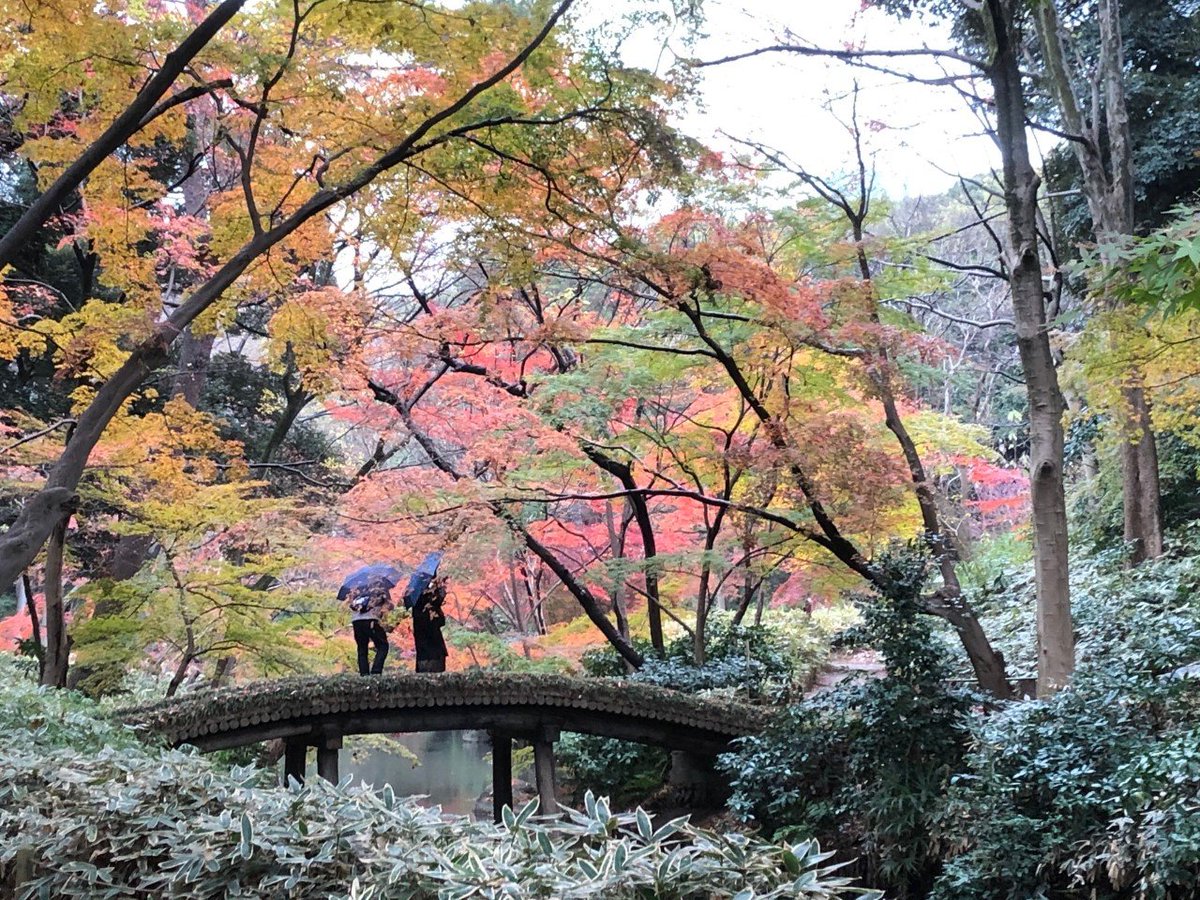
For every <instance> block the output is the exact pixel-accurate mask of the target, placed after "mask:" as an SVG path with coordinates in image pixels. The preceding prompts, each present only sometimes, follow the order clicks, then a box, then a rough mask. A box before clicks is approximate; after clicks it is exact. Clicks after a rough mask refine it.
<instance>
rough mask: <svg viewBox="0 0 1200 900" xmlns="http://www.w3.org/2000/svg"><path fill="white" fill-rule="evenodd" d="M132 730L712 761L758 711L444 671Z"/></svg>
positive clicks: (565, 682)
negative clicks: (641, 751) (371, 737)
mask: <svg viewBox="0 0 1200 900" xmlns="http://www.w3.org/2000/svg"><path fill="white" fill-rule="evenodd" d="M120 716H121V718H122V719H124V721H125V722H127V723H128V724H130V725H133V726H136V727H138V728H140V729H142V730H143V731H145V732H148V733H150V734H154V735H158V736H160V737H161V738H163V739H164V740H165V741H166V742H167V743H168V744H171V745H179V744H194V745H195V746H197V747H199V748H200V749H201V750H219V749H224V748H228V747H238V746H243V745H246V744H250V743H255V742H258V741H263V740H268V739H271V738H287V737H292V736H295V735H300V734H307V733H313V734H318V733H337V734H339V735H347V734H369V733H380V732H386V733H391V732H402V731H437V730H443V729H465V728H476V729H489V730H496V729H499V730H502V731H511V732H513V733H517V734H519V733H523V732H527V731H531V730H534V729H537V728H546V727H550V728H556V729H558V730H561V731H579V732H585V733H588V734H599V735H605V736H608V737H618V738H625V739H628V740H635V741H641V742H643V743H649V744H657V745H660V746H663V747H667V748H670V749H674V750H688V751H694V752H698V753H713V752H719V751H721V750H723V749H724V748H725V747H726V746H727V745H728V743H729V741H730V740H732V739H733V738H736V737H741V736H743V735H748V734H754V733H756V732H758V731H760V730H761V729H762V727H763V725H764V724H765V722H766V714H765V713H763V712H760V711H758V710H756V709H755V708H754V707H747V706H744V705H740V704H732V703H726V702H719V701H713V700H706V699H703V698H699V697H695V696H692V695H689V694H681V693H678V692H676V691H671V690H667V689H665V688H657V687H652V686H649V685H641V684H633V683H630V682H626V681H622V680H618V679H599V678H570V677H565V676H555V675H503V674H491V673H474V672H452V673H447V674H442V675H412V674H394V675H379V676H372V677H369V678H362V677H359V676H357V675H326V676H305V677H295V678H281V679H275V680H269V681H257V682H251V683H249V684H244V685H237V686H235V687H229V688H223V689H220V690H215V691H199V692H196V693H194V694H186V695H184V696H182V697H178V698H176V699H173V700H163V701H159V702H157V703H152V704H149V705H146V706H140V707H135V708H131V709H125V710H122V711H121V712H120Z"/></svg>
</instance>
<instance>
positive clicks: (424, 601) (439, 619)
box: [412, 578, 446, 672]
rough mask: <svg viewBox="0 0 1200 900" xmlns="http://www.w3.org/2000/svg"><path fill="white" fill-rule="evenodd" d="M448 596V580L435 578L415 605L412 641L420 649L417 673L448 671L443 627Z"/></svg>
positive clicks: (417, 649) (418, 650)
mask: <svg viewBox="0 0 1200 900" xmlns="http://www.w3.org/2000/svg"><path fill="white" fill-rule="evenodd" d="M445 599H446V580H445V579H444V578H435V579H434V580H433V581H431V582H430V583H429V587H427V588H426V589H425V590H424V591H423V592H422V593H421V596H420V597H418V598H417V602H416V603H415V604H413V610H412V617H413V620H412V629H413V644H414V645H415V647H416V651H417V671H418V672H445V671H446V641H445V639H444V638H443V637H442V626H443V625H445V624H446V614H445V613H444V612H443V611H442V603H443V602H444V601H445Z"/></svg>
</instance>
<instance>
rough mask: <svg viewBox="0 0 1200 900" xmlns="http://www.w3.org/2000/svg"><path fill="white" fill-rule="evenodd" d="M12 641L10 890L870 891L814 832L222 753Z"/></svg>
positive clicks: (0, 760) (1, 822)
mask: <svg viewBox="0 0 1200 900" xmlns="http://www.w3.org/2000/svg"><path fill="white" fill-rule="evenodd" d="M29 675H30V672H29V669H28V667H27V666H23V665H21V664H20V663H19V662H18V661H16V660H15V659H14V658H13V657H11V656H9V655H7V654H0V729H2V730H3V732H4V733H5V734H6V738H7V739H6V741H5V743H4V745H3V747H2V748H0V895H3V896H19V897H22V898H41V897H46V898H55V900H58V898H64V900H65V898H88V900H101V898H106V897H129V896H169V897H189V898H191V897H212V898H217V897H222V898H223V897H306V898H307V897H355V898H374V897H396V898H424V897H428V898H444V900H452V898H466V897H522V898H524V897H547V898H550V897H553V898H572V897H614V898H622V897H628V898H640V897H676V898H685V897H686V898H708V897H735V896H736V897H738V898H740V900H749V898H752V897H764V898H765V897H778V898H783V897H808V898H822V897H865V896H869V895H867V894H865V893H864V892H863V891H861V890H859V889H855V888H852V887H850V886H848V884H847V882H846V881H845V880H844V879H842V878H840V877H839V876H838V875H837V874H836V873H835V871H834V869H833V868H831V863H830V862H829V861H828V854H825V853H822V852H821V850H820V848H819V846H818V845H817V844H816V843H814V842H800V843H794V844H786V843H778V844H772V843H769V842H765V841H763V840H760V839H756V838H754V837H750V836H746V835H742V834H718V833H714V832H707V831H702V830H699V829H696V828H693V827H692V826H690V825H689V824H688V823H687V822H686V820H682V819H677V820H674V821H671V822H667V823H661V824H654V823H652V822H651V820H650V818H649V817H648V816H647V815H646V814H645V813H642V812H640V811H637V812H633V813H621V814H618V813H613V812H612V811H611V810H610V808H609V805H608V803H607V801H605V800H602V799H595V798H594V797H593V796H591V795H590V794H589V795H588V797H587V798H586V803H585V809H584V810H583V811H582V812H571V813H569V819H568V820H566V821H539V820H537V819H536V818H535V817H534V816H533V813H534V808H533V806H527V807H525V808H524V809H522V810H520V811H519V812H517V813H513V814H511V815H508V816H506V821H505V822H504V823H503V824H502V825H500V826H492V825H483V824H474V823H471V822H469V821H468V820H466V819H464V818H458V817H443V816H441V815H439V814H438V813H437V812H436V811H430V810H427V809H424V808H422V807H420V806H418V805H417V804H416V803H415V802H414V801H411V800H406V799H398V798H396V797H394V796H392V794H391V792H390V790H385V791H384V792H383V793H382V794H376V793H374V792H372V791H370V790H366V789H361V788H354V787H352V786H350V785H349V783H344V784H342V785H341V786H334V785H329V784H326V783H325V782H324V781H322V780H321V779H319V778H318V779H313V780H312V782H311V783H310V784H307V785H305V786H303V787H299V786H296V785H294V784H293V786H292V787H291V788H290V789H283V788H277V787H272V786H269V782H270V780H271V778H272V774H271V773H264V772H263V771H262V770H257V769H254V768H252V767H247V768H238V767H232V768H227V767H224V766H222V765H221V764H220V763H219V762H214V761H213V760H211V759H207V758H204V757H201V756H198V755H195V754H192V753H187V752H181V751H177V750H163V749H159V748H155V747H151V746H147V745H145V744H143V743H141V742H140V741H139V740H138V739H137V737H136V736H135V735H134V734H133V733H132V732H131V731H129V730H127V729H125V728H122V727H119V726H117V725H116V724H114V723H113V722H112V721H111V720H109V719H108V718H106V717H105V715H104V714H103V711H102V710H101V709H100V708H99V707H97V706H96V705H95V704H93V703H91V702H90V701H87V700H85V699H83V698H81V697H79V696H77V695H74V694H71V693H68V692H54V691H47V690H45V689H39V688H37V687H35V686H34V683H33V681H32V680H31V679H30V677H29Z"/></svg>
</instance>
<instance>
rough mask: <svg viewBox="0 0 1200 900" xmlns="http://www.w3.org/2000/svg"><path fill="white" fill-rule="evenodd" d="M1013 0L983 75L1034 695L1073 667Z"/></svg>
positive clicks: (1058, 452) (1000, 0) (1058, 401)
mask: <svg viewBox="0 0 1200 900" xmlns="http://www.w3.org/2000/svg"><path fill="white" fill-rule="evenodd" d="M1013 2H1014V0H986V5H985V7H984V9H983V11H982V12H983V15H984V22H985V26H987V29H988V31H989V32H990V37H991V38H992V41H993V58H992V62H991V65H990V66H989V68H988V72H987V74H988V77H989V78H990V80H991V83H992V88H993V90H994V91H995V102H996V133H997V141H998V143H999V146H1000V153H1001V158H1002V160H1003V169H1004V200H1005V206H1006V208H1007V212H1008V244H1009V246H1008V248H1007V252H1008V254H1009V261H1008V262H1009V272H1010V273H1011V274H1010V284H1011V287H1012V298H1013V316H1014V319H1015V321H1016V331H1017V346H1018V349H1019V351H1020V356H1021V368H1022V370H1023V372H1024V375H1025V389H1026V393H1027V396H1028V400H1029V425H1030V488H1031V494H1032V506H1033V532H1034V570H1035V573H1036V576H1037V606H1038V609H1037V620H1038V622H1037V624H1038V696H1039V697H1045V696H1048V695H1050V694H1052V693H1054V692H1055V691H1056V690H1058V689H1059V688H1062V687H1063V686H1065V685H1066V684H1067V682H1068V681H1069V680H1070V678H1071V673H1072V672H1073V671H1074V668H1075V638H1074V633H1073V630H1072V624H1071V592H1070V585H1069V582H1068V577H1067V576H1068V568H1067V562H1068V547H1067V510H1066V500H1065V495H1064V491H1063V427H1062V416H1063V409H1064V404H1063V398H1062V393H1061V392H1060V391H1059V387H1058V374H1057V372H1056V371H1055V368H1054V359H1053V356H1052V355H1051V351H1050V338H1049V333H1048V327H1047V323H1046V314H1045V304H1044V293H1043V288H1042V267H1041V259H1040V256H1039V254H1038V236H1037V227H1036V226H1037V190H1038V184H1039V180H1038V177H1037V175H1036V174H1035V173H1034V171H1033V166H1032V165H1031V164H1030V161H1029V146H1028V143H1027V141H1026V136H1025V97H1024V94H1023V92H1022V91H1023V86H1022V84H1021V72H1020V67H1019V65H1018V62H1019V53H1020V47H1019V43H1018V40H1017V35H1016V26H1015V24H1014V10H1013V5H1012V4H1013Z"/></svg>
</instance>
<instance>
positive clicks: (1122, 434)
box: [1034, 0, 1163, 564]
mask: <svg viewBox="0 0 1200 900" xmlns="http://www.w3.org/2000/svg"><path fill="white" fill-rule="evenodd" d="M1096 16H1097V24H1098V25H1099V27H1100V67H1099V73H1098V77H1099V79H1100V82H1101V84H1102V88H1103V90H1102V93H1103V96H1104V111H1103V115H1104V119H1105V130H1104V133H1103V134H1102V133H1101V129H1100V116H1101V111H1100V109H1099V108H1098V106H1099V102H1100V100H1099V93H1100V91H1097V94H1096V95H1095V96H1094V97H1093V100H1092V109H1091V118H1090V120H1089V119H1088V118H1087V116H1086V115H1085V114H1084V111H1083V104H1082V103H1081V102H1080V100H1079V97H1078V95H1077V93H1076V89H1075V84H1074V83H1073V82H1072V80H1071V77H1070V74H1069V69H1070V67H1069V66H1068V65H1067V62H1066V60H1067V52H1066V48H1065V47H1064V44H1063V31H1062V25H1061V23H1060V21H1059V17H1058V10H1057V7H1056V6H1055V3H1054V0H1044V2H1041V3H1039V4H1037V5H1036V16H1035V18H1034V21H1035V22H1036V24H1037V29H1038V38H1039V41H1040V43H1041V46H1042V53H1043V55H1044V56H1045V58H1046V72H1047V78H1048V81H1049V84H1050V88H1051V92H1052V93H1053V94H1054V97H1055V100H1056V101H1057V104H1058V107H1059V110H1060V112H1061V113H1062V117H1063V123H1064V124H1065V125H1066V127H1067V130H1068V131H1070V132H1071V133H1072V134H1073V135H1075V136H1076V139H1075V140H1072V141H1070V146H1071V148H1072V150H1073V151H1074V153H1075V158H1076V160H1077V161H1078V162H1079V167H1080V169H1081V170H1082V172H1083V192H1084V196H1085V197H1086V198H1087V204H1088V211H1089V213H1090V214H1091V218H1092V232H1093V233H1094V234H1095V236H1096V239H1097V241H1100V242H1104V241H1106V240H1108V239H1111V238H1115V237H1120V236H1123V235H1131V234H1133V226H1134V210H1133V151H1132V142H1131V140H1130V136H1129V112H1128V107H1127V104H1126V100H1125V64H1124V49H1123V47H1122V41H1121V15H1120V4H1119V3H1118V0H1098V3H1097V8H1096ZM1105 143H1106V144H1107V148H1105V146H1104V144H1105ZM1105 150H1107V152H1105ZM1116 304H1117V301H1115V300H1112V299H1106V300H1105V305H1106V306H1107V307H1109V308H1110V309H1111V308H1114V307H1115V306H1116ZM1128 378H1129V382H1128V384H1126V385H1125V386H1124V387H1123V388H1122V390H1121V399H1120V403H1119V404H1118V406H1117V408H1116V409H1114V410H1113V417H1114V419H1115V420H1116V427H1117V432H1118V437H1119V439H1120V451H1119V454H1120V459H1121V495H1122V504H1123V507H1124V526H1125V541H1126V542H1127V544H1128V545H1129V547H1130V562H1131V563H1133V564H1137V563H1139V562H1142V561H1144V560H1146V559H1152V558H1154V557H1157V556H1161V555H1162V552H1163V524H1162V501H1161V492H1160V490H1159V473H1158V448H1157V446H1156V442H1155V438H1154V431H1153V425H1152V422H1151V419H1150V402H1149V399H1148V398H1147V397H1146V391H1145V387H1144V385H1143V380H1142V375H1141V367H1140V365H1138V364H1137V363H1131V364H1130V370H1129V372H1128Z"/></svg>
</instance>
